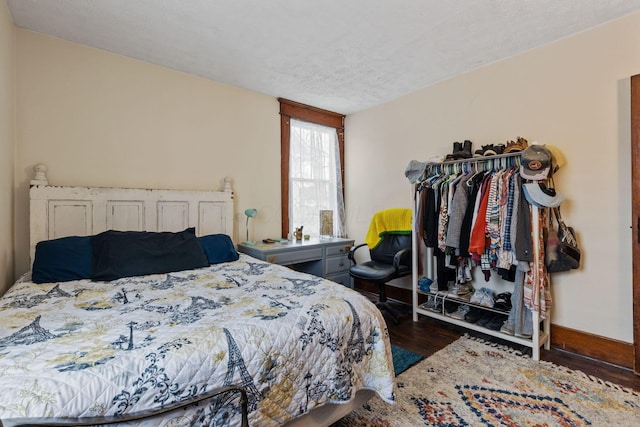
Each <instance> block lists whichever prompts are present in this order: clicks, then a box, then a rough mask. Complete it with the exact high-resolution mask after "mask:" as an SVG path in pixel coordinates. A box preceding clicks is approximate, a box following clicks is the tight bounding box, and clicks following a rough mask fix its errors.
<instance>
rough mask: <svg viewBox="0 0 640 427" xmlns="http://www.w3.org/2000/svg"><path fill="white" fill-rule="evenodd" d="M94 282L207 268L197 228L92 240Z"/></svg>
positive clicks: (128, 233)
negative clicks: (176, 231)
mask: <svg viewBox="0 0 640 427" xmlns="http://www.w3.org/2000/svg"><path fill="white" fill-rule="evenodd" d="M91 245H92V248H93V275H92V277H91V278H92V279H93V280H115V279H119V278H121V277H131V276H144V275H147V274H159V273H170V272H172V271H181V270H192V269H194V268H201V267H207V266H208V265H209V263H208V262H207V256H206V255H205V254H204V251H203V250H202V247H200V244H199V243H198V238H197V237H196V234H195V229H194V228H188V229H186V230H184V231H180V232H178V233H171V232H157V233H156V232H147V231H114V230H109V231H105V232H104V233H100V234H96V235H95V236H93V238H92V239H91Z"/></svg>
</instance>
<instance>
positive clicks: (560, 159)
mask: <svg viewBox="0 0 640 427" xmlns="http://www.w3.org/2000/svg"><path fill="white" fill-rule="evenodd" d="M545 147H547V149H548V150H549V151H551V161H552V163H553V170H552V171H551V173H552V174H554V173H556V172H558V169H560V168H561V167H563V166H564V165H566V164H567V159H566V157H565V156H564V154H562V151H560V149H559V148H558V147H556V146H555V145H550V144H545Z"/></svg>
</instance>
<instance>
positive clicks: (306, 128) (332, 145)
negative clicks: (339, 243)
mask: <svg viewBox="0 0 640 427" xmlns="http://www.w3.org/2000/svg"><path fill="white" fill-rule="evenodd" d="M340 171H341V167H340V147H339V145H338V135H337V132H336V129H335V128H332V127H328V126H321V125H316V124H313V123H309V122H303V121H300V120H295V119H291V122H290V152H289V225H290V227H291V230H289V231H293V229H294V228H298V227H300V226H304V229H303V234H309V235H311V236H319V235H320V211H321V210H331V211H333V236H335V237H345V236H346V231H345V227H344V222H345V221H344V218H345V215H344V198H343V196H342V175H341V173H340Z"/></svg>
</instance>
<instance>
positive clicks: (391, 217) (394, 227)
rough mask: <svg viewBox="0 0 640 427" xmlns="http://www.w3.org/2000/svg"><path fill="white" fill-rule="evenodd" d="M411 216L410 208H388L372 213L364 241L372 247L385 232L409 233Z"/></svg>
mask: <svg viewBox="0 0 640 427" xmlns="http://www.w3.org/2000/svg"><path fill="white" fill-rule="evenodd" d="M411 216H412V213H411V209H406V208H389V209H384V210H381V211H378V212H376V213H374V214H373V218H372V219H371V224H369V230H368V231H367V235H366V236H365V238H364V242H365V243H366V244H367V246H369V248H370V249H373V248H375V247H376V246H378V245H379V244H380V241H382V236H383V235H385V234H411V224H412V222H411Z"/></svg>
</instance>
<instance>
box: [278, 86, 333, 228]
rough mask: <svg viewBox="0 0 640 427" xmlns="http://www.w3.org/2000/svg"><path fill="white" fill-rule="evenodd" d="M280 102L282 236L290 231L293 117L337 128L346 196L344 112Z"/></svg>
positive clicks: (286, 101)
mask: <svg viewBox="0 0 640 427" xmlns="http://www.w3.org/2000/svg"><path fill="white" fill-rule="evenodd" d="M278 101H279V102H280V159H281V160H280V162H281V169H280V207H281V209H282V237H283V238H286V237H287V234H288V233H289V230H290V228H289V148H290V126H289V125H290V121H291V119H297V120H302V121H305V122H311V123H315V124H318V125H323V126H328V127H332V128H335V129H336V131H337V133H338V147H339V149H340V175H341V177H342V197H343V198H344V119H345V115H344V114H339V113H334V112H333V111H328V110H323V109H320V108H316V107H312V106H310V105H305V104H301V103H299V102H295V101H291V100H288V99H284V98H278Z"/></svg>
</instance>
